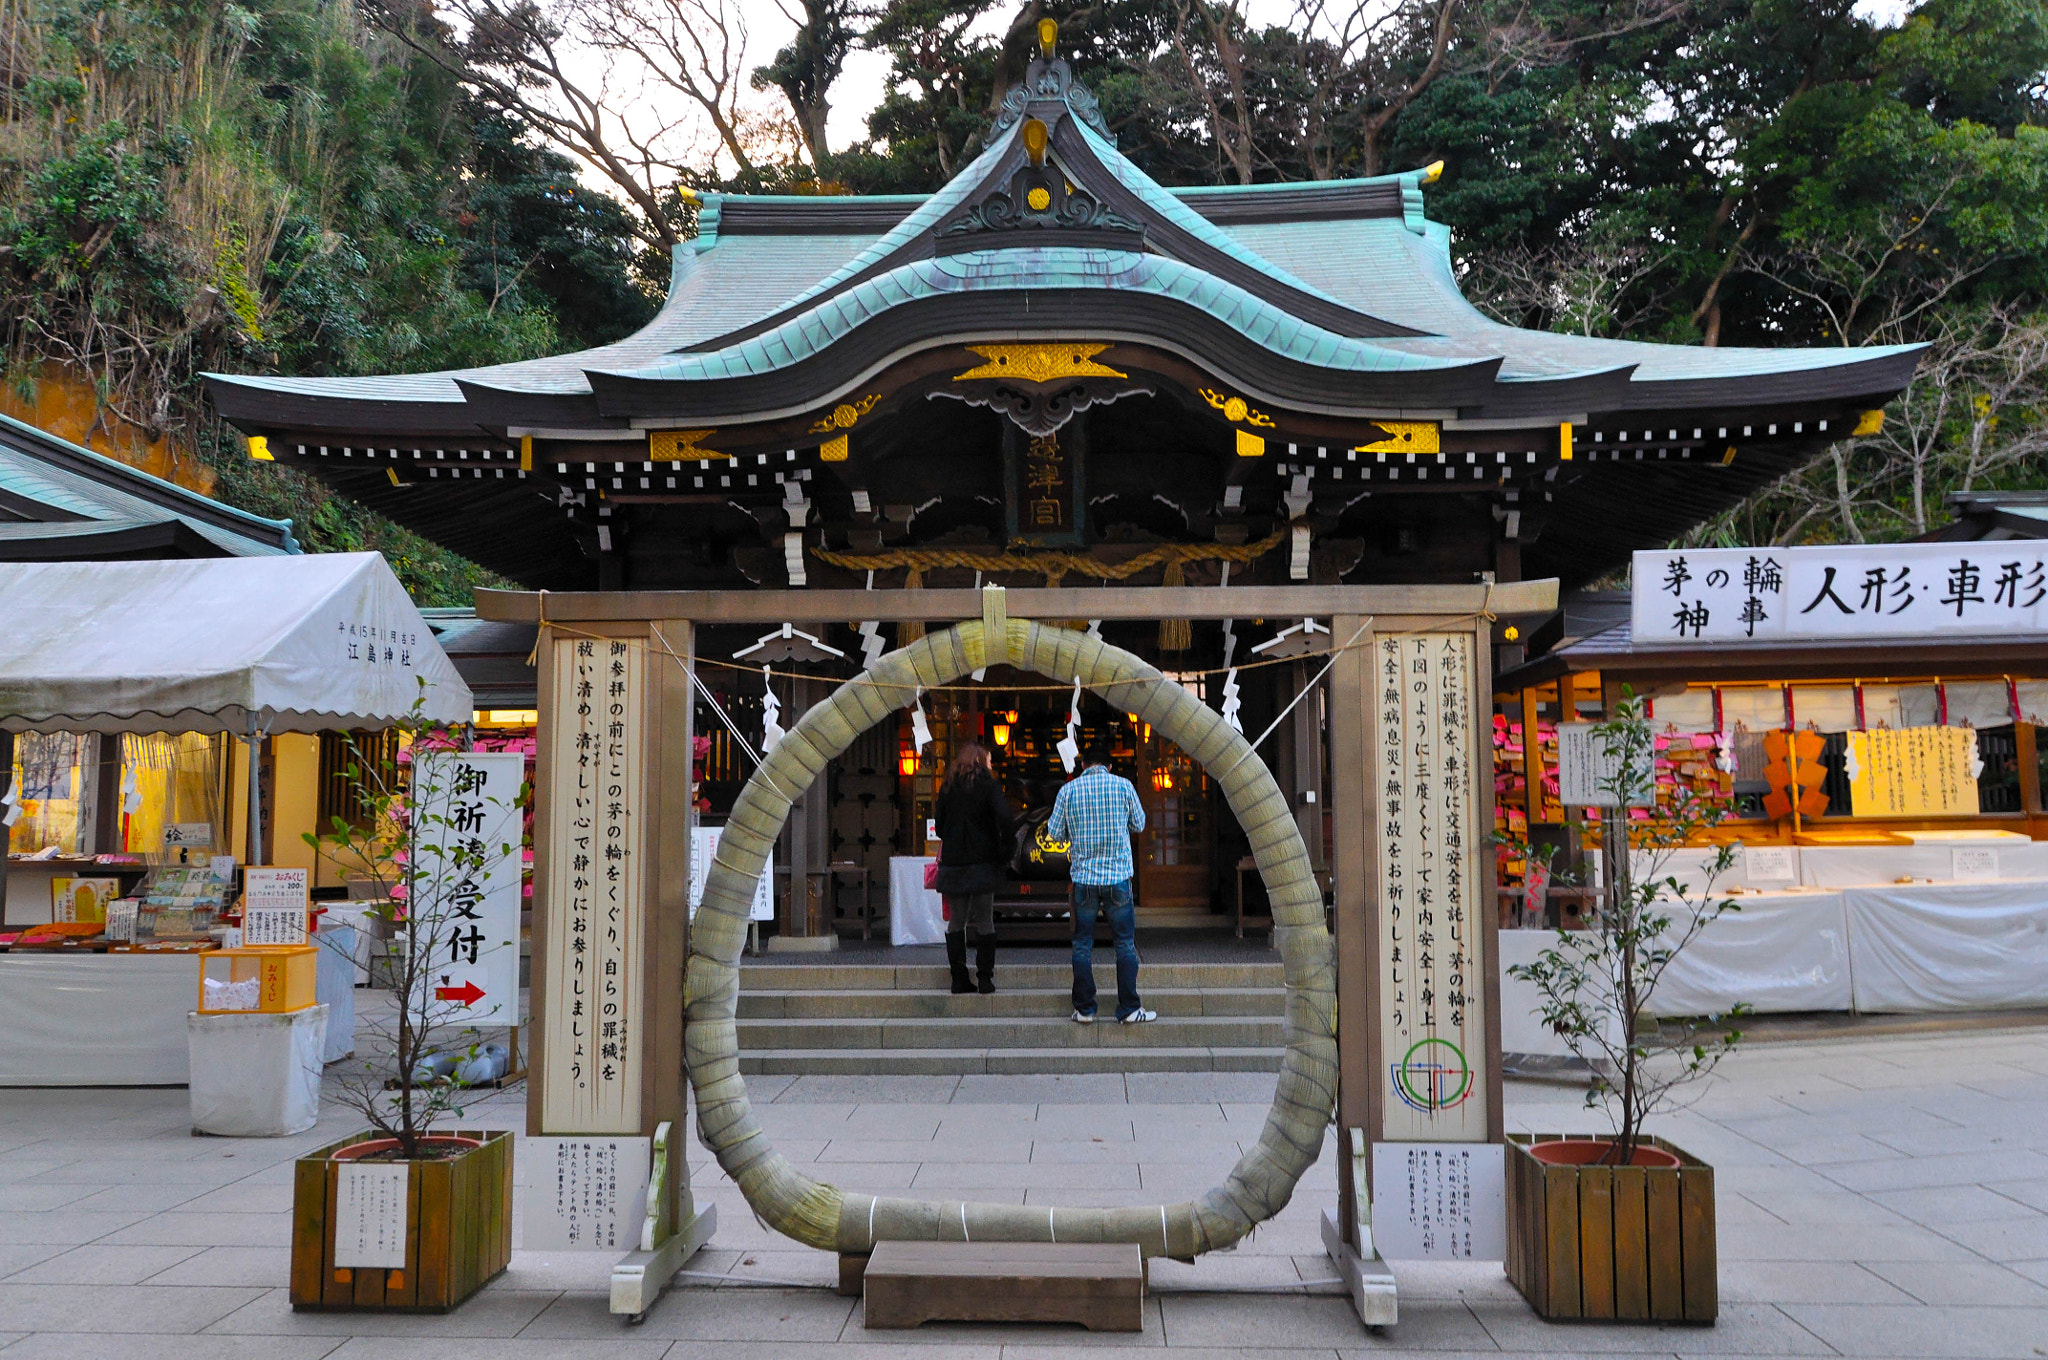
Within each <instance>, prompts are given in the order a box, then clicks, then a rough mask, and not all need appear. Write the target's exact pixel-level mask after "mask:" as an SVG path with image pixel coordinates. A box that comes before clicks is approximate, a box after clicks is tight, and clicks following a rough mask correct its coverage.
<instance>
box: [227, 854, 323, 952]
mask: <svg viewBox="0 0 2048 1360" xmlns="http://www.w3.org/2000/svg"><path fill="white" fill-rule="evenodd" d="M311 877H312V876H311V874H310V873H308V872H307V871H306V870H304V869H291V868H271V867H258V866H252V867H250V868H248V869H245V870H243V872H242V943H243V944H252V945H253V944H304V943H305V942H306V919H307V917H308V916H310V915H311V914H312V910H313V897H312V892H311V887H312V884H311Z"/></svg>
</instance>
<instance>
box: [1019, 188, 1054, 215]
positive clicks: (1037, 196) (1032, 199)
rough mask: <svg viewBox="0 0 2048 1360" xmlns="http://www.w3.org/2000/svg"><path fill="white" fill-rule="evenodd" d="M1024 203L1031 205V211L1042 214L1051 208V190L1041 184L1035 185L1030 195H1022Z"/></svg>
mask: <svg viewBox="0 0 2048 1360" xmlns="http://www.w3.org/2000/svg"><path fill="white" fill-rule="evenodd" d="M1024 201H1025V202H1026V203H1029V204H1030V205H1031V211H1033V212H1044V211H1045V210H1046V209H1047V208H1050V207H1051V206H1052V190H1050V189H1048V188H1046V187H1045V186H1044V185H1043V184H1040V185H1037V186H1035V187H1034V188H1033V189H1032V190H1031V192H1030V193H1028V194H1026V195H1024Z"/></svg>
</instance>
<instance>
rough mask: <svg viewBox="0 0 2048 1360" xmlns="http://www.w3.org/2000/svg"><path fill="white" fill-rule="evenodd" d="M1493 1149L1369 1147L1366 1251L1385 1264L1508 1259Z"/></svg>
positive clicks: (1503, 1181) (1503, 1184) (1499, 1155)
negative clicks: (1369, 1215) (1369, 1230)
mask: <svg viewBox="0 0 2048 1360" xmlns="http://www.w3.org/2000/svg"><path fill="white" fill-rule="evenodd" d="M1503 1152H1504V1150H1503V1149H1502V1147H1501V1145H1500V1144H1499V1143H1375V1144H1373V1149H1372V1245H1373V1248H1374V1249H1375V1250H1376V1251H1378V1252H1379V1254H1380V1256H1381V1257H1382V1258H1383V1259H1385V1260H1389V1261H1499V1260H1504V1259H1505V1258H1506V1256H1507V1236H1508V1210H1507V1163H1506V1161H1505V1160H1504V1157H1503Z"/></svg>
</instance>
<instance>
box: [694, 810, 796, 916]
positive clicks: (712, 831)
mask: <svg viewBox="0 0 2048 1360" xmlns="http://www.w3.org/2000/svg"><path fill="white" fill-rule="evenodd" d="M723 830H725V828H724V827H722V826H693V827H691V828H690V919H691V920H692V921H694V920H696V919H697V908H698V906H700V905H701V904H702V903H703V901H704V880H705V879H707V878H709V877H710V876H711V859H712V856H714V855H716V854H717V853H718V833H719V832H721V831H723ZM747 919H748V920H750V921H772V920H774V919H775V851H774V850H773V849H770V850H769V851H768V859H767V861H766V862H765V863H764V864H762V866H761V880H760V882H758V883H756V884H755V885H754V904H753V906H751V907H750V908H748V910H747Z"/></svg>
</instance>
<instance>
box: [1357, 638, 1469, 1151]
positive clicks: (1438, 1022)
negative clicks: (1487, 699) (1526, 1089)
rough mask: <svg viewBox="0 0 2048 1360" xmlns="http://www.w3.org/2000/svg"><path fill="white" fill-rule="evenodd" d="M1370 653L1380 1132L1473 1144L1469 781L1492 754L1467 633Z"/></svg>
mask: <svg viewBox="0 0 2048 1360" xmlns="http://www.w3.org/2000/svg"><path fill="white" fill-rule="evenodd" d="M1373 659H1374V667H1375V674H1374V678H1375V680H1376V681H1377V687H1376V689H1375V691H1374V695H1375V705H1376V708H1377V711H1378V714H1379V736H1380V749H1379V767H1380V768H1379V780H1378V784H1377V788H1378V791H1379V812H1380V911H1379V932H1380V940H1379V950H1380V976H1379V1007H1380V1035H1381V1048H1382V1059H1383V1062H1384V1067H1383V1070H1382V1071H1381V1072H1380V1073H1378V1075H1377V1076H1376V1077H1375V1078H1374V1079H1375V1080H1380V1081H1385V1082H1386V1083H1387V1087H1386V1091H1385V1101H1384V1104H1385V1109H1386V1117H1385V1121H1384V1133H1383V1134H1382V1136H1383V1137H1385V1138H1388V1139H1394V1140H1403V1139H1410V1140H1415V1139H1437V1140H1442V1141H1446V1142H1482V1143H1483V1142H1485V1141H1486V1136H1487V1108H1486V1103H1487V1088H1488V1084H1489V1083H1488V1080H1487V1074H1486V1057H1487V1045H1486V1016H1485V1014H1484V1011H1485V1005H1486V1001H1485V996H1486V993H1485V989H1484V985H1483V983H1482V981H1481V979H1483V978H1484V977H1485V976H1486V970H1487V969H1488V968H1491V967H1492V966H1493V963H1492V961H1491V960H1489V959H1487V958H1485V957H1484V956H1483V954H1484V943H1483V942H1484V939H1485V936H1484V935H1483V934H1482V933H1481V926H1482V922H1483V920H1484V918H1483V916H1482V915H1481V913H1483V912H1488V911H1492V910H1493V870H1492V863H1491V851H1490V850H1489V851H1488V852H1487V853H1488V858H1487V859H1486V860H1485V861H1484V862H1482V860H1481V858H1480V851H1481V850H1482V849H1483V848H1484V847H1485V845H1486V837H1487V834H1488V832H1490V830H1491V828H1481V827H1479V826H1477V825H1476V824H1475V822H1476V818H1477V816H1478V801H1477V791H1476V789H1475V786H1474V783H1473V781H1474V779H1475V778H1482V777H1483V778H1487V779H1491V778H1492V777H1493V767H1492V763H1491V757H1490V755H1488V756H1487V757H1485V758H1484V759H1482V756H1481V753H1480V751H1479V747H1478V734H1477V732H1476V731H1475V729H1474V725H1473V721H1472V685H1473V671H1472V635H1471V634H1469V633H1385V634H1382V635H1381V636H1380V638H1379V641H1378V643H1377V645H1376V647H1375V649H1374V654H1373Z"/></svg>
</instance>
